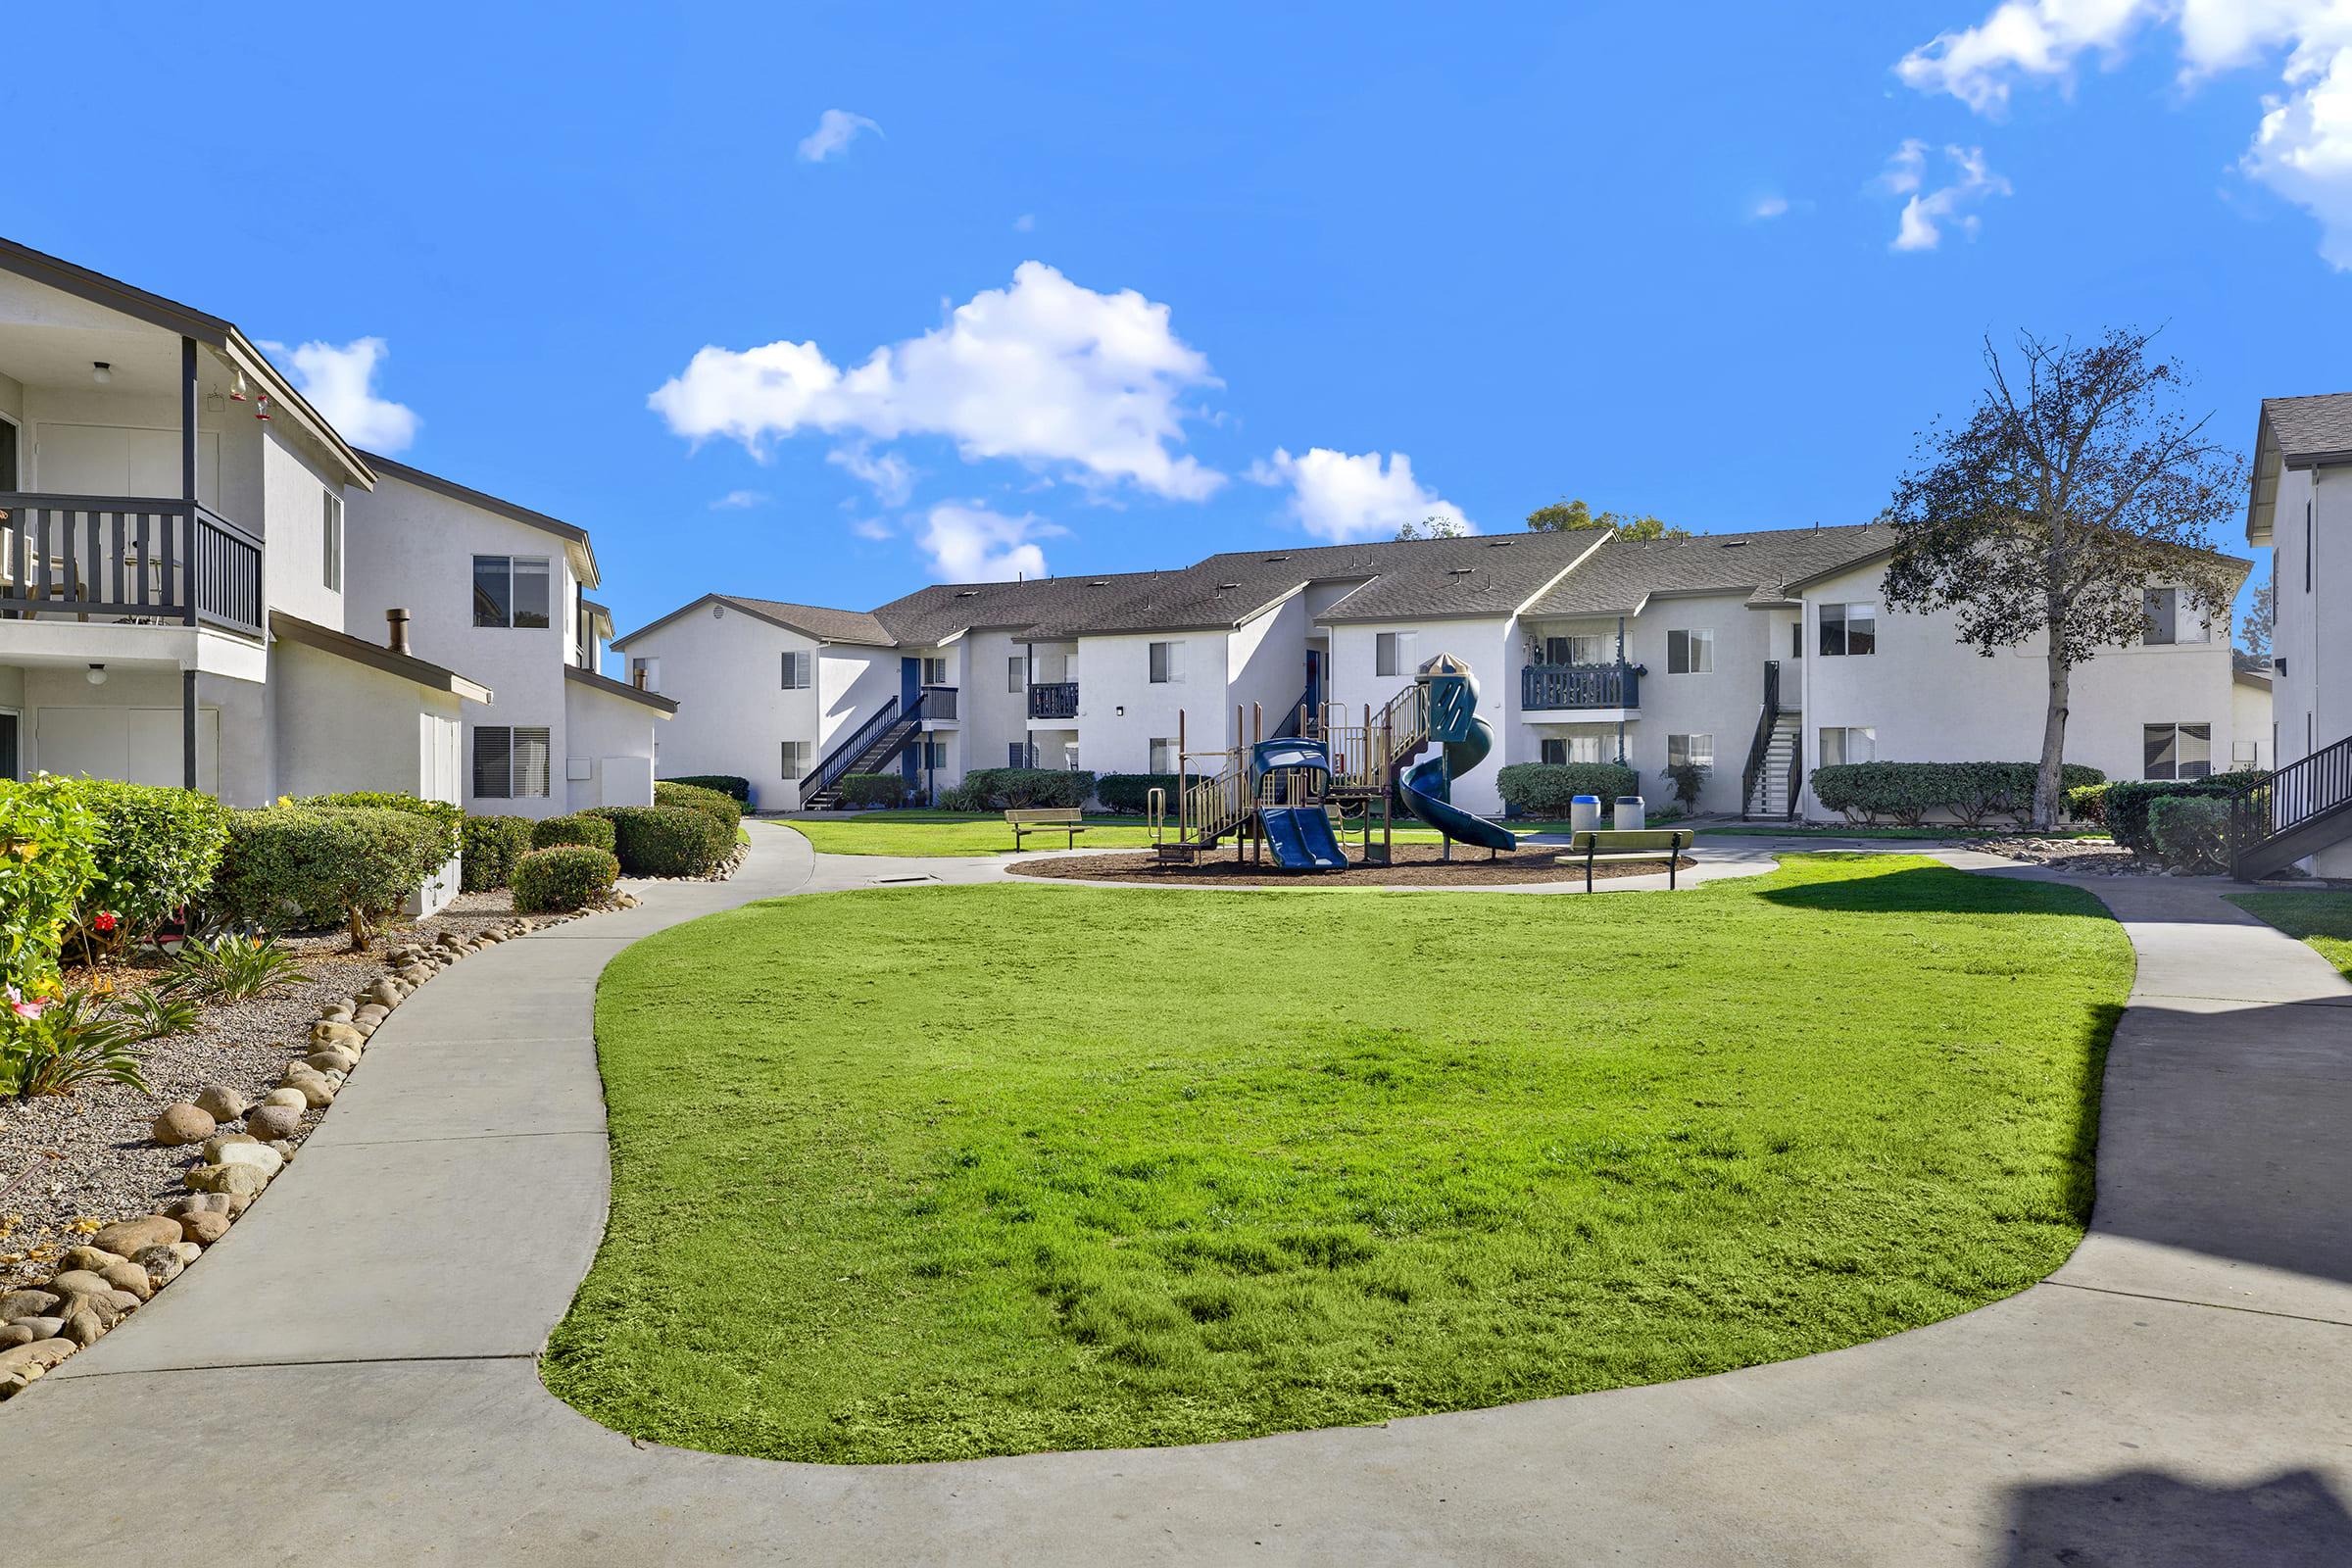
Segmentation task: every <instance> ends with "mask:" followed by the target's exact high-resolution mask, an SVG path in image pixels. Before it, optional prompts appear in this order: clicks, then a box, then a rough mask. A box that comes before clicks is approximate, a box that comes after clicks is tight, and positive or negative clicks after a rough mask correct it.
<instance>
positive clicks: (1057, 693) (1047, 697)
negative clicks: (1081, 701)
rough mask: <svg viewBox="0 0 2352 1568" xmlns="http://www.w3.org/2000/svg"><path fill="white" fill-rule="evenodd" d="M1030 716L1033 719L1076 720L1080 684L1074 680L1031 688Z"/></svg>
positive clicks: (1051, 682)
mask: <svg viewBox="0 0 2352 1568" xmlns="http://www.w3.org/2000/svg"><path fill="white" fill-rule="evenodd" d="M1029 716H1030V717H1031V718H1076V717H1077V716H1078V683H1077V682H1076V681H1074V680H1057V681H1049V682H1047V683H1046V684H1044V685H1042V686H1032V687H1030V688H1029Z"/></svg>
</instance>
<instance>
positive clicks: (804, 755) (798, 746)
mask: <svg viewBox="0 0 2352 1568" xmlns="http://www.w3.org/2000/svg"><path fill="white" fill-rule="evenodd" d="M812 750H813V748H812V747H811V746H810V745H809V742H807V741H785V742H784V743H783V744H782V745H781V746H780V747H779V748H778V749H777V752H776V768H777V772H778V774H779V776H781V777H782V778H783V779H784V781H785V782H786V783H788V784H789V783H791V782H792V781H794V780H795V779H804V778H807V777H808V776H809V753H810V751H812Z"/></svg>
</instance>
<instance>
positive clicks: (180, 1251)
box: [139, 1242, 204, 1268]
mask: <svg viewBox="0 0 2352 1568" xmlns="http://www.w3.org/2000/svg"><path fill="white" fill-rule="evenodd" d="M166 1250H168V1251H169V1252H171V1254H172V1256H173V1257H176V1258H178V1259H179V1262H180V1266H181V1267H182V1268H185V1267H186V1266H187V1265H188V1264H190V1263H193V1262H195V1261H196V1260H197V1259H198V1258H200V1257H202V1256H203V1255H204V1249H203V1248H201V1247H199V1246H197V1245H196V1244H195V1243H194V1242H173V1243H172V1245H171V1247H169V1248H168V1249H166ZM139 1255H140V1256H142V1257H144V1256H145V1255H146V1254H145V1253H144V1252H142V1253H140V1254H139Z"/></svg>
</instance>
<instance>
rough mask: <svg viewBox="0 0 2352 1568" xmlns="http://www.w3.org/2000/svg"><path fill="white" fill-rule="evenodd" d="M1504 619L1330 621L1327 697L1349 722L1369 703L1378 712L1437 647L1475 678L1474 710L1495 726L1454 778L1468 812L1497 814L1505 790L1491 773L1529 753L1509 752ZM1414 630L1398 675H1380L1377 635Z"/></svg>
mask: <svg viewBox="0 0 2352 1568" xmlns="http://www.w3.org/2000/svg"><path fill="white" fill-rule="evenodd" d="M1511 624H1512V623H1511V622H1510V621H1508V620H1499V619H1497V620H1395V621H1347V622H1343V623H1342V624H1340V625H1337V626H1333V627H1331V628H1330V637H1331V677H1330V679H1331V697H1330V700H1331V701H1332V702H1333V703H1335V704H1338V705H1339V706H1341V707H1342V708H1344V709H1345V710H1346V712H1347V719H1346V722H1348V723H1351V724H1360V723H1362V722H1363V711H1364V709H1365V707H1366V705H1369V706H1370V707H1371V709H1372V711H1374V712H1376V713H1377V712H1378V711H1380V710H1381V709H1382V708H1383V707H1384V706H1386V705H1387V704H1388V702H1389V701H1390V700H1391V699H1392V698H1394V697H1395V696H1396V695H1397V693H1398V692H1400V691H1402V690H1403V689H1404V688H1405V687H1407V686H1409V685H1411V684H1412V666H1413V665H1419V664H1423V663H1427V662H1429V661H1430V660H1432V659H1434V658H1436V657H1437V656H1438V655H1440V654H1451V655H1453V656H1454V657H1455V658H1456V659H1459V660H1461V661H1463V662H1465V663H1467V664H1468V665H1469V666H1470V672H1471V673H1472V674H1473V675H1475V676H1477V677H1478V711H1479V714H1480V716H1481V717H1483V718H1485V719H1486V721H1487V723H1488V724H1489V725H1490V726H1492V727H1493V728H1494V730H1495V743H1496V744H1495V751H1494V752H1493V753H1492V754H1491V755H1490V756H1489V757H1488V759H1487V760H1486V761H1485V762H1483V763H1481V764H1480V765H1479V766H1478V767H1477V769H1475V770H1474V771H1472V772H1471V773H1469V774H1467V775H1465V776H1464V777H1462V778H1459V779H1456V780H1455V781H1454V785H1453V799H1454V804H1455V805H1457V806H1459V807H1461V808H1462V809H1464V810H1467V811H1477V812H1480V813H1482V814H1484V815H1489V816H1496V815H1500V814H1501V811H1502V796H1501V794H1500V792H1499V791H1497V790H1496V788H1495V775H1496V774H1497V773H1498V772H1500V771H1501V769H1502V768H1503V767H1504V766H1505V765H1506V764H1508V763H1510V762H1514V761H1523V760H1526V759H1525V758H1522V757H1517V756H1514V755H1512V745H1513V742H1512V738H1511V737H1512V730H1513V722H1512V718H1511V713H1510V709H1511V707H1513V706H1515V701H1516V691H1515V688H1516V685H1517V682H1518V679H1519V666H1518V664H1517V663H1516V662H1513V661H1512V660H1511V659H1510V658H1509V657H1508V653H1507V645H1508V644H1509V643H1510V641H1511V630H1510V628H1511ZM1382 632H1412V633H1413V634H1414V647H1413V659H1412V663H1411V665H1404V666H1402V667H1400V668H1399V670H1398V672H1397V674H1395V675H1383V674H1380V673H1379V672H1378V671H1379V668H1380V658H1379V654H1380V634H1381V633H1382Z"/></svg>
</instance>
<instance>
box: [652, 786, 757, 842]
mask: <svg viewBox="0 0 2352 1568" xmlns="http://www.w3.org/2000/svg"><path fill="white" fill-rule="evenodd" d="M654 804H655V805H656V806H675V807H681V808H683V809H686V810H689V811H701V812H702V813H704V814H705V815H706V816H709V817H710V818H711V820H712V821H714V822H717V823H719V824H721V825H722V826H724V827H725V828H726V830H727V837H728V838H730V839H731V838H733V837H734V836H735V828H736V825H737V824H738V823H740V822H742V820H743V807H742V805H741V804H740V803H739V802H737V801H736V799H735V797H734V796H732V795H728V794H726V793H724V792H722V791H719V790H707V789H704V788H703V787H702V786H701V785H700V784H680V783H679V782H677V781H676V780H675V779H671V780H669V781H668V782H666V783H662V784H656V785H655V786H654Z"/></svg>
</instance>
